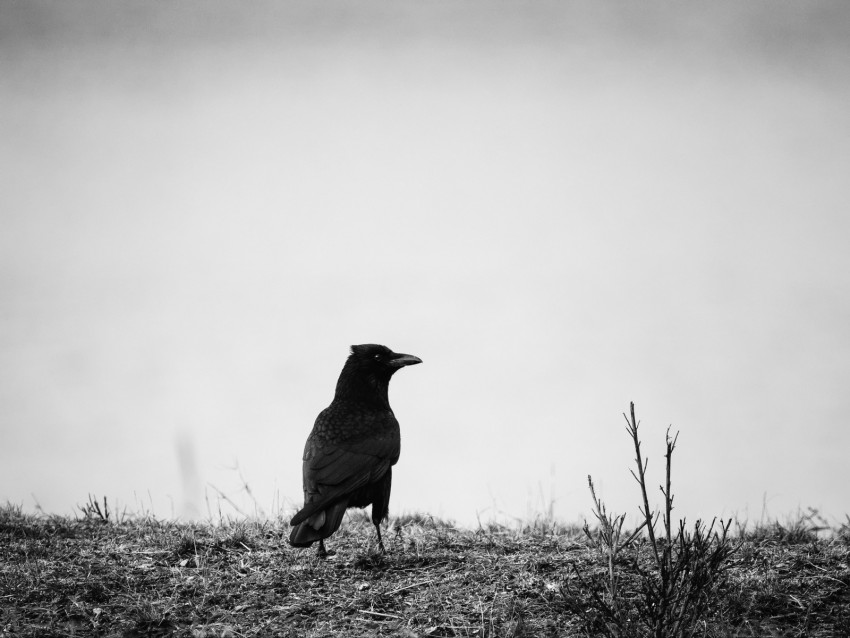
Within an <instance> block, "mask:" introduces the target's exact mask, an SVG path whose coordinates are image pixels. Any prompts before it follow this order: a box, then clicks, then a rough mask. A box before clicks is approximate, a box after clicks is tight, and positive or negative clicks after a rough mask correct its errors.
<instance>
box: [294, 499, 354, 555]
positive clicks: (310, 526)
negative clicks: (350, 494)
mask: <svg viewBox="0 0 850 638" xmlns="http://www.w3.org/2000/svg"><path fill="white" fill-rule="evenodd" d="M347 507H348V501H338V502H336V503H334V504H333V505H331V506H329V507H328V508H327V509H324V510H322V511H321V512H317V513H316V514H313V515H312V516H311V517H310V518H308V519H307V520H305V521H303V522H301V523H299V524H298V525H296V526H294V527H293V528H292V532H290V534H289V544H290V545H292V546H293V547H309V546H310V545H312V544H313V543H315V542H316V541H319V540H322V539H323V538H327V537H328V536H330V535H331V534H333V533H334V532H335V531H336V530H338V529H339V526H340V524H341V523H342V516H343V514H345V509H346V508H347Z"/></svg>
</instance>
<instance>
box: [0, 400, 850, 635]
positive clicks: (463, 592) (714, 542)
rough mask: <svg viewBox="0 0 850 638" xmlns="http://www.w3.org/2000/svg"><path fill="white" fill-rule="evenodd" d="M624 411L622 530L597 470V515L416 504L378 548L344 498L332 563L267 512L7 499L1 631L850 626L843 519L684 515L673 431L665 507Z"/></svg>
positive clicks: (675, 631) (670, 631)
mask: <svg viewBox="0 0 850 638" xmlns="http://www.w3.org/2000/svg"><path fill="white" fill-rule="evenodd" d="M626 422H627V430H628V433H629V436H630V437H631V438H632V441H633V443H634V447H635V466H636V469H637V471H636V472H633V475H634V477H635V479H636V481H637V483H638V486H639V488H640V497H641V501H640V505H639V506H638V510H639V512H640V514H641V516H642V521H643V522H642V523H641V524H640V525H639V526H638V528H637V529H635V530H632V531H630V532H629V531H624V530H623V522H624V520H625V515H624V514H616V515H615V514H611V513H609V512H608V511H607V510H606V508H605V504H604V503H603V502H602V501H601V500H600V499H599V498H598V497H597V496H596V493H595V490H594V488H593V481H592V479H590V477H588V480H589V484H590V491H591V498H592V500H593V507H594V515H595V519H596V521H595V525H594V526H593V528H591V526H590V525H589V524H585V525H584V527H583V528H582V527H579V526H568V525H564V524H561V523H558V522H557V521H555V520H552V518H551V516H549V517H542V518H538V519H535V520H533V521H530V522H526V523H520V524H517V525H516V526H512V527H506V526H502V525H496V524H480V525H479V527H478V529H476V530H468V529H459V528H456V527H454V526H453V525H452V524H450V523H448V522H446V521H441V520H437V519H434V518H432V517H430V516H427V515H423V514H417V515H408V516H402V517H399V518H395V519H392V520H391V521H390V525H389V529H388V530H387V533H386V534H385V535H384V536H385V543H386V545H387V547H388V550H389V551H388V553H387V554H380V553H377V552H376V547H375V534H374V529H373V527H372V524H371V521H370V520H369V517H368V516H367V515H366V514H365V513H364V512H354V513H353V514H351V515H349V516H347V521H346V522H345V524H344V525H343V527H342V528H341V529H340V531H339V532H338V533H337V534H335V535H334V536H333V537H332V539H331V541H330V549H332V550H334V551H335V552H336V553H335V554H334V555H333V556H332V557H331V558H329V559H326V560H323V559H319V558H317V557H316V555H315V552H314V551H312V550H309V549H308V550H297V549H293V548H291V547H290V546H289V545H288V543H287V542H286V538H287V537H288V535H289V525H288V523H286V522H285V521H282V520H277V519H249V518H243V519H241V520H221V521H220V522H219V523H217V524H212V523H191V524H190V523H177V522H173V521H161V520H157V519H155V518H153V517H150V516H135V517H134V516H132V515H128V514H127V512H126V511H124V512H120V513H116V512H114V511H113V510H112V509H110V507H109V503H108V502H107V501H106V499H103V501H102V502H101V501H99V500H98V499H97V498H95V497H94V496H89V497H88V502H87V503H85V504H84V505H81V506H80V507H79V510H80V516H78V517H77V518H68V517H57V516H47V515H44V514H39V515H32V514H26V513H24V512H23V511H22V510H21V508H20V507H17V506H13V505H7V506H5V507H0V637H4V636H47V635H49V636H109V637H113V636H115V637H117V636H122V637H127V638H135V637H142V636H187V637H191V638H213V637H215V638H228V637H237V636H282V637H295V636H307V637H319V636H322V637H325V636H399V637H403V638H414V637H419V636H476V637H497V636H505V637H523V636H553V637H554V636H568V637H570V636H597V635H600V636H618V637H623V638H631V637H641V638H642V637H644V636H647V637H648V636H653V637H658V638H661V637H665V638H666V637H671V638H672V637H676V636H681V637H687V636H702V637H705V638H710V637H720V636H742V637H743V636H812V637H820V636H823V637H827V636H830V637H831V636H842V635H850V518H848V519H847V522H846V523H845V524H842V525H841V526H840V527H839V528H838V529H831V530H830V529H827V526H826V524H825V521H824V519H823V518H822V517H821V516H820V515H819V514H818V512H817V511H815V510H808V511H807V512H799V513H798V514H797V516H795V517H793V518H790V519H789V520H787V521H785V522H784V523H779V522H769V523H766V524H760V525H756V526H755V527H753V528H749V527H748V526H747V525H746V524H737V525H735V526H734V527H732V521H726V522H723V521H720V522H718V521H714V522H712V523H710V524H708V525H706V524H704V523H703V522H701V521H697V522H695V523H694V524H693V525H692V526H691V527H688V526H686V524H685V522H684V521H682V522H680V523H679V525H678V526H676V525H674V524H673V518H672V511H673V509H674V508H673V502H674V496H673V490H672V480H671V476H672V471H671V467H672V457H673V451H674V449H675V447H676V442H677V437H676V436H673V437H672V438H671V437H670V435H669V432H668V435H667V453H666V455H665V459H666V475H665V479H666V480H665V483H664V484H663V485H662V486H661V493H662V496H663V502H664V509H663V512H657V511H654V510H651V509H650V506H649V497H648V494H647V480H648V479H647V474H646V472H647V463H646V461H645V460H644V457H643V455H642V451H641V442H640V438H639V434H638V425H639V422H638V421H637V420H636V418H635V415H634V405H632V410H631V419H629V417H628V416H627V417H626ZM659 519H660V520H661V525H658V522H659ZM730 529H731V530H734V531H732V532H730ZM733 536H734V538H733Z"/></svg>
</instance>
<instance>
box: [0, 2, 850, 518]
mask: <svg viewBox="0 0 850 638" xmlns="http://www.w3.org/2000/svg"><path fill="white" fill-rule="evenodd" d="M247 7H248V5H245V4H243V3H237V2H229V3H226V2H218V1H215V2H207V1H204V2H180V3H151V2H143V1H139V2H126V1H121V2H115V1H112V2H108V3H107V2H100V3H93V2H75V3H55V2H32V1H27V2H10V1H8V0H7V1H4V2H2V4H0V140H2V144H0V192H1V193H2V195H0V198H2V200H0V201H2V209H0V223H2V232H0V250H2V253H0V501H1V500H6V499H8V500H10V501H12V502H14V503H21V504H23V505H24V506H25V507H26V508H27V509H33V508H35V507H36V506H41V507H42V508H43V509H44V510H46V511H48V512H56V513H71V512H72V511H73V509H74V506H75V505H77V504H79V503H82V502H84V501H85V500H86V497H87V494H89V493H93V494H96V495H98V496H107V497H108V498H110V500H113V501H114V500H117V501H118V503H119V504H121V505H122V506H126V507H127V508H128V510H129V511H133V512H140V511H152V512H154V513H156V514H158V515H160V516H184V517H185V516H190V515H192V514H193V513H200V515H204V516H206V515H208V513H209V511H210V510H213V511H214V513H215V515H216V516H217V515H218V508H219V507H221V508H222V510H223V511H224V512H232V511H233V510H232V506H231V505H230V504H229V503H228V502H227V501H226V500H225V499H223V497H222V496H221V495H220V492H221V493H224V494H225V495H226V497H227V499H230V500H231V501H232V502H233V503H235V504H236V506H237V507H238V508H239V509H240V510H242V511H244V512H250V513H255V512H258V513H264V514H271V515H276V514H278V513H281V512H287V511H289V510H291V509H294V508H295V507H297V506H298V505H299V504H300V502H301V497H302V495H301V485H300V474H301V465H300V457H301V450H302V446H303V442H304V439H305V438H306V436H307V434H308V433H309V430H310V428H311V426H312V422H313V420H314V418H315V416H316V415H317V414H318V412H319V411H320V410H321V409H322V408H324V407H325V406H326V405H327V404H328V403H329V402H330V400H331V398H332V395H333V389H334V385H335V383H336V378H337V376H338V374H339V371H340V369H341V367H342V364H343V362H344V360H345V357H346V356H347V353H348V347H349V346H350V345H351V344H355V343H364V342H378V343H384V344H386V345H388V346H389V347H391V348H393V349H394V350H397V351H401V352H408V353H411V354H415V355H417V356H419V357H421V358H422V359H423V360H424V364H423V365H421V366H416V367H414V368H409V369H405V370H403V371H401V372H400V373H399V374H398V375H396V377H394V379H393V382H392V384H391V387H390V401H391V403H392V405H393V408H394V410H395V412H396V415H397V417H398V418H399V421H400V423H401V427H402V455H401V460H400V462H399V465H398V466H397V468H396V471H395V472H394V477H393V478H394V485H393V488H394V492H393V500H392V503H391V512H393V513H400V512H404V511H408V512H409V511H426V512H430V513H432V514H435V515H440V516H443V517H448V518H453V519H455V520H457V521H458V522H460V523H463V524H467V525H472V524H475V523H476V521H477V520H479V519H480V520H489V519H491V518H499V519H502V520H510V519H511V518H528V517H530V516H535V515H537V514H539V513H541V512H544V511H547V510H548V508H549V507H550V505H552V506H553V508H554V513H555V514H556V515H557V516H558V517H559V518H562V519H564V520H567V521H571V522H572V521H579V520H580V519H581V518H582V517H583V516H586V515H588V514H589V505H590V497H589V494H588V493H587V489H586V476H587V475H588V474H592V475H593V476H594V479H595V481H596V483H597V486H598V488H599V492H600V494H601V496H602V497H603V498H604V499H605V500H606V501H607V502H608V505H609V509H612V510H615V511H620V510H622V511H629V512H632V513H635V512H636V509H637V498H636V496H637V492H636V489H635V486H634V484H633V479H632V478H631V476H630V475H629V473H628V467H629V466H630V464H631V461H632V457H633V451H632V450H631V449H630V443H629V440H628V438H627V436H626V434H625V431H624V429H623V418H622V416H621V413H622V412H623V411H626V410H627V409H628V404H629V401H635V402H636V404H637V412H638V416H639V417H640V418H641V419H642V421H643V425H642V432H643V436H644V453H645V454H646V455H647V456H648V457H649V458H650V466H649V472H650V476H651V481H652V482H653V483H654V484H657V483H659V482H660V481H661V479H662V476H661V473H660V472H661V469H662V467H663V452H664V432H665V430H666V428H667V426H668V425H670V424H672V426H673V429H674V430H680V431H681V435H680V437H679V449H678V450H677V452H676V456H674V490H675V491H676V493H677V501H676V504H677V506H678V512H679V514H680V515H682V516H688V517H689V518H692V517H694V516H703V517H711V516H714V515H725V516H736V515H737V516H738V517H739V518H742V519H745V518H746V519H749V520H751V521H755V520H759V519H760V518H761V517H762V516H763V514H764V512H765V508H766V511H767V515H768V516H771V517H779V518H783V517H785V516H786V515H789V514H791V513H793V512H794V511H796V510H797V508H798V507H806V506H813V507H817V508H820V509H821V511H822V512H823V513H824V514H825V515H826V516H827V517H828V518H829V520H831V521H833V522H835V521H840V520H843V517H844V514H845V513H847V512H848V511H850V505H848V500H847V497H848V493H847V488H846V486H847V485H850V463H848V462H847V455H848V451H850V428H848V427H847V425H846V418H847V415H848V414H850V392H848V390H850V327H849V326H850V249H848V247H850V207H848V205H850V186H849V184H850V180H849V179H848V175H850V109H848V104H850V99H849V98H850V79H849V78H848V71H847V69H848V68H850V5H848V4H846V3H844V2H836V3H819V2H809V3H796V2H775V1H771V2H748V3H738V2H729V3H711V4H707V3H685V4H677V5H675V6H671V5H669V4H652V3H641V4H640V6H638V5H632V4H626V3H610V4H602V3H596V2H593V3H590V2H587V3H573V2H566V3H564V2H553V3H548V2H521V3H503V4H498V5H492V4H491V3H484V2H461V3H449V2H427V3H422V2H386V3H379V2H369V3H361V2H358V3H349V2H323V3H313V2H303V3H302V2H298V3H291V2H290V3H276V2H268V3H266V2H255V3H251V4H250V10H248V9H247ZM236 468H238V469H236ZM243 483H247V484H248V486H249V487H250V490H251V493H250V494H249V493H247V492H246V491H245V490H244V489H243V487H242V486H243Z"/></svg>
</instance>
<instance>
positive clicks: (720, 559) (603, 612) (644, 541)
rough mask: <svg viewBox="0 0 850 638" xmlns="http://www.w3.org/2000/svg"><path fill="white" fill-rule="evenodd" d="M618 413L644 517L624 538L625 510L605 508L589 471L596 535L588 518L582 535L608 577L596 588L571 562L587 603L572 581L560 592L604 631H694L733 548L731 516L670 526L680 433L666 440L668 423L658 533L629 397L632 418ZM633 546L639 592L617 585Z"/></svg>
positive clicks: (660, 635) (665, 636)
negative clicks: (623, 556) (587, 603)
mask: <svg viewBox="0 0 850 638" xmlns="http://www.w3.org/2000/svg"><path fill="white" fill-rule="evenodd" d="M623 416H624V417H625V419H626V430H627V431H628V433H629V436H630V437H631V439H632V441H633V443H634V446H635V463H636V465H637V472H635V471H634V470H632V471H631V473H632V476H634V478H635V480H636V481H637V483H638V485H639V486H640V492H641V497H642V501H643V502H642V505H641V506H639V510H640V513H641V518H642V522H641V524H640V525H639V526H638V528H637V529H635V530H634V531H633V532H632V533H631V534H630V535H629V536H628V537H627V538H626V540H625V541H622V542H621V540H620V539H621V536H622V528H623V521H624V520H625V515H624V514H621V515H618V516H612V515H611V514H609V513H608V512H607V511H606V508H605V505H604V503H603V502H602V501H601V500H600V499H599V498H598V497H597V496H596V491H595V490H594V487H593V480H592V479H591V478H590V477H588V483H589V485H590V493H591V496H592V498H593V513H594V516H595V517H596V520H597V523H598V526H597V529H596V533H595V534H594V533H593V532H591V530H590V528H589V526H588V525H587V524H585V534H586V535H587V537H588V538H589V539H590V540H591V541H592V543H593V544H594V545H595V546H596V547H597V548H598V549H599V550H600V553H601V554H602V555H603V556H604V557H605V559H606V563H607V564H606V566H605V576H604V577H603V578H602V586H601V587H600V585H599V584H598V583H599V580H600V579H599V578H597V579H596V580H595V581H592V580H591V579H590V578H589V577H587V576H586V575H585V573H584V572H583V571H582V570H581V569H580V568H579V567H578V566H577V565H576V564H575V563H573V571H574V572H575V575H576V576H577V578H578V581H579V582H580V583H581V585H582V586H583V587H584V588H585V590H586V591H589V593H590V596H591V598H590V608H589V609H588V608H587V606H585V605H583V604H581V603H580V602H578V601H577V597H576V595H575V593H574V592H573V591H572V590H571V588H570V586H569V584H567V585H566V586H565V587H563V588H562V594H563V596H564V599H565V601H566V602H567V607H568V608H569V609H570V610H571V611H573V612H576V613H578V614H579V615H580V616H582V618H583V619H584V621H585V623H586V624H587V625H588V629H589V630H593V631H597V632H601V633H603V634H606V635H609V636H640V637H643V636H653V637H655V638H673V637H682V638H685V637H688V636H693V635H695V634H696V631H697V625H698V623H699V621H700V620H702V619H704V617H705V616H706V614H707V613H708V611H709V610H710V608H711V607H712V605H713V604H714V603H715V602H716V601H717V598H718V595H717V592H718V590H719V589H720V587H721V586H722V584H723V583H724V581H725V571H726V569H727V567H728V559H729V558H730V556H731V555H732V554H733V553H734V552H735V550H736V547H735V546H734V545H733V543H732V542H731V540H730V538H729V536H728V531H729V527H730V525H731V524H732V521H731V519H730V520H729V521H727V522H725V523H724V522H723V521H721V522H720V523H718V522H717V520H716V519H715V520H713V521H712V522H711V523H710V524H709V525H708V526H706V525H705V524H704V523H703V522H702V521H700V520H697V522H696V523H695V524H694V527H693V530H692V531H689V530H688V529H687V528H686V525H685V521H681V522H680V523H679V525H678V527H674V526H673V523H672V511H673V500H674V497H673V492H672V489H671V467H672V459H673V451H674V450H675V449H676V442H677V440H678V433H677V434H676V435H674V436H673V437H672V438H671V436H670V431H669V429H668V431H667V436H666V443H667V453H666V455H665V459H666V480H665V483H664V485H661V486H660V490H661V493H662V494H663V496H664V514H663V519H662V523H663V530H661V533H660V534H656V527H657V524H658V518H659V516H660V515H661V514H660V513H659V512H657V511H653V510H651V509H650V506H649V496H648V493H647V489H646V481H647V479H646V470H647V466H648V461H647V460H644V458H643V455H642V454H641V442H640V437H639V433H638V426H639V421H637V419H636V418H635V405H634V403H632V404H631V419H630V418H629V417H628V416H626V415H625V414H624V415H623ZM643 529H646V537H645V538H641V539H640V540H639V542H637V543H635V542H634V541H635V540H636V539H637V538H638V534H639V533H640V532H641V531H642V530H643ZM630 547H634V550H633V551H631V552H630V556H629V558H630V562H631V564H632V566H633V571H634V573H635V575H636V579H634V578H633V579H632V580H633V581H635V587H633V589H634V588H636V589H637V591H628V592H627V591H624V588H623V587H621V580H622V577H623V574H622V572H621V571H620V570H621V567H620V566H618V565H619V563H621V562H622V561H618V556H619V555H620V554H621V553H622V552H623V551H624V550H626V549H628V548H630ZM642 550H643V551H642ZM647 554H648V556H647Z"/></svg>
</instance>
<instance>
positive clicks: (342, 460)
mask: <svg viewBox="0 0 850 638" xmlns="http://www.w3.org/2000/svg"><path fill="white" fill-rule="evenodd" d="M417 363H422V359H420V358H419V357H414V356H413V355H409V354H399V353H397V352H393V351H392V350H390V349H389V348H387V347H386V346H379V345H376V344H372V343H367V344H363V345H359V346H351V354H350V355H349V357H348V360H347V361H346V362H345V366H343V368H342V372H341V373H340V375H339V381H337V384H336V393H335V394H334V400H333V401H332V402H331V404H330V405H329V406H328V407H327V408H325V409H324V410H322V411H321V412H320V413H319V416H318V417H317V418H316V423H315V424H314V425H313V431H312V432H310V436H309V437H308V438H307V443H306V445H305V446H304V457H303V460H304V465H303V471H304V507H302V508H301V510H300V511H299V512H298V513H297V514H296V515H295V516H294V517H293V518H292V521H291V524H292V533H291V534H290V536H289V543H290V544H291V545H292V546H294V547H309V546H310V545H312V544H313V543H314V542H315V541H319V549H318V554H319V556H326V555H327V551H326V550H325V542H324V539H326V538H328V537H329V536H330V535H331V534H333V533H334V532H335V531H336V530H337V529H339V525H340V523H341V522H342V515H343V514H345V510H346V509H348V508H349V507H366V506H367V505H371V506H372V523H374V525H375V529H376V530H377V532H378V546H379V547H380V549H381V551H382V552H383V551H385V550H384V542H383V540H382V539H381V527H380V523H381V521H383V520H384V519H386V518H387V513H388V511H389V504H390V488H391V486H392V466H393V465H395V464H396V461H398V456H399V452H400V451H401V436H400V434H399V429H398V421H396V418H395V415H394V414H393V411H392V410H391V409H390V401H389V398H388V395H387V391H388V389H389V384H390V378H391V377H392V376H393V374H395V373H396V372H397V371H398V370H400V369H401V368H403V367H404V366H409V365H414V364H417Z"/></svg>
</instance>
